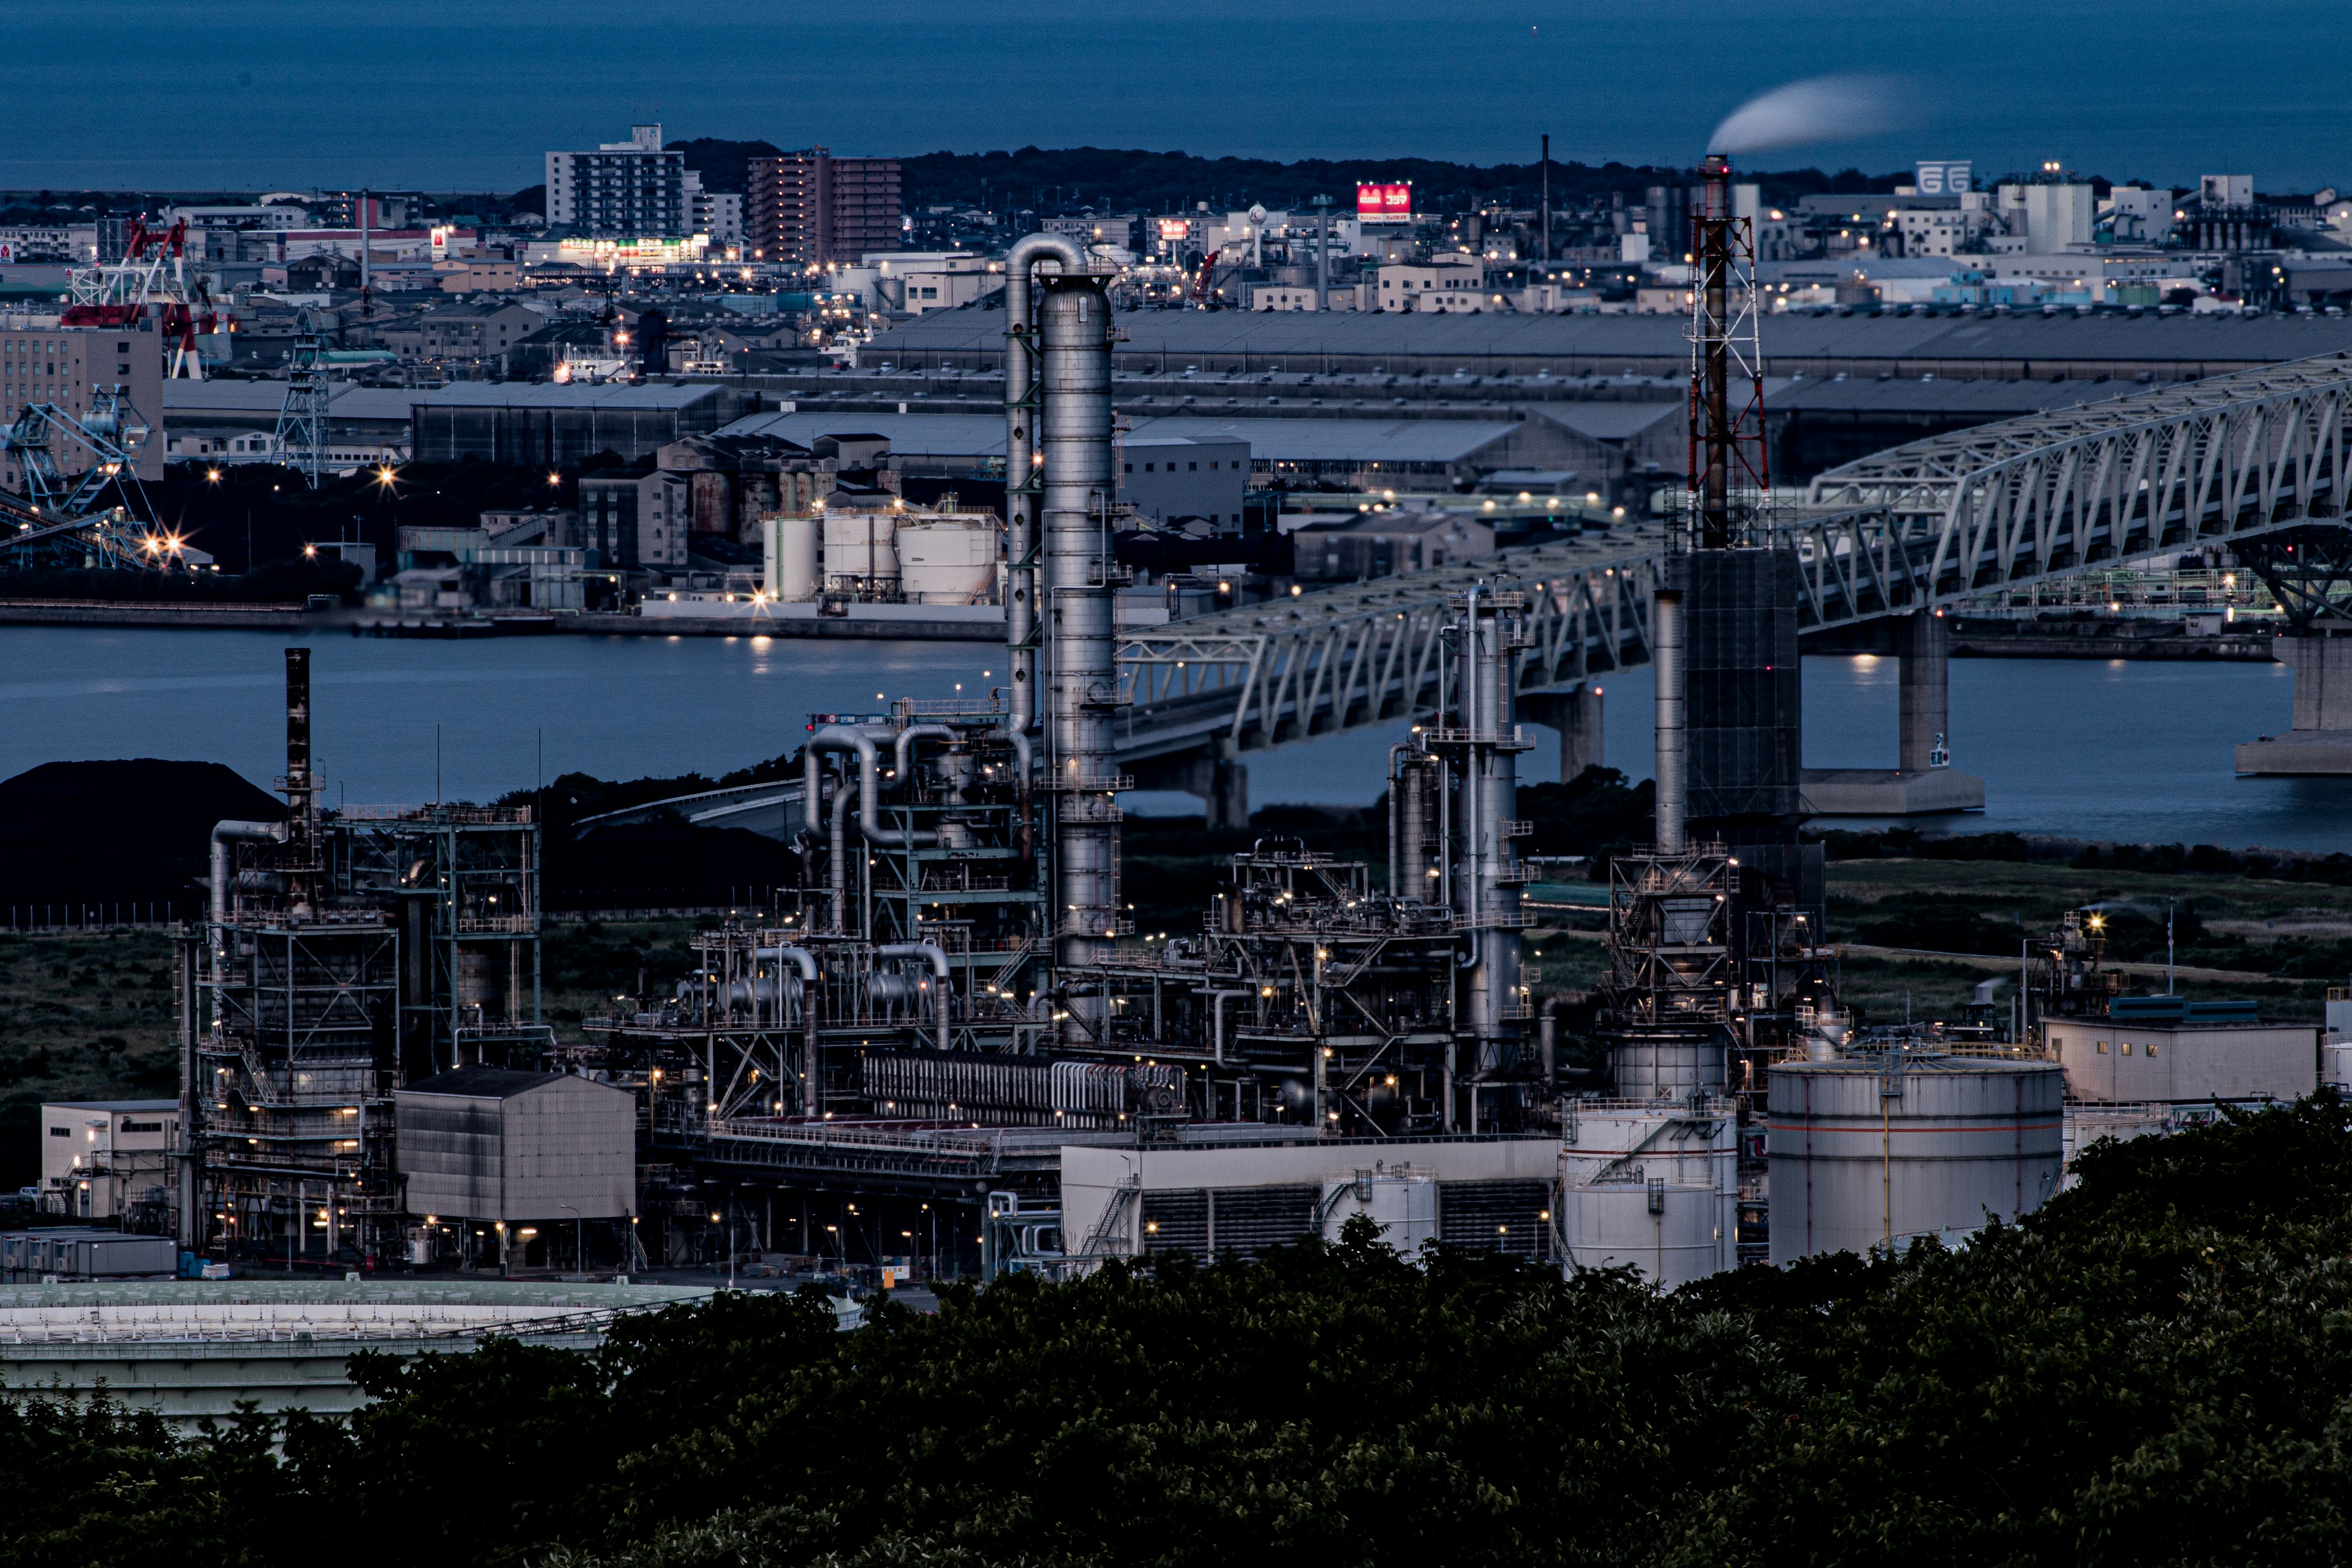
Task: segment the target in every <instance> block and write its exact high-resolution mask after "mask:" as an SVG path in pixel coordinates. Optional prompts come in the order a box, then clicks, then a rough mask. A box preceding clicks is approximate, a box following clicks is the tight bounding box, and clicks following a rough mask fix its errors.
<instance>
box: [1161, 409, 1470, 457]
mask: <svg viewBox="0 0 2352 1568" xmlns="http://www.w3.org/2000/svg"><path fill="white" fill-rule="evenodd" d="M1516 428H1517V421H1515V420H1508V419H1254V418H1248V417H1243V418H1238V419H1213V418H1203V417H1198V416H1185V415H1170V416H1167V417H1165V418H1160V419H1139V420H1137V421H1136V423H1135V428H1134V430H1133V432H1132V433H1131V437H1130V438H1132V437H1166V436H1182V437H1188V438H1190V439H1192V440H1196V441H1236V440H1238V441H1246V442H1248V443H1249V449H1250V455H1251V456H1252V457H1254V458H1266V459H1268V460H1270V461H1274V462H1297V463H1334V462H1355V461H1362V462H1381V463H1454V462H1460V461H1462V460H1464V459H1465V458H1468V457H1470V456H1471V454H1473V453H1475V452H1476V451H1478V450H1480V449H1481V448H1482V447H1490V446H1492V445H1494V444H1495V443H1496V441H1499V440H1501V439H1502V438H1503V437H1506V436H1508V435H1509V434H1511V432H1512V431H1513V430H1514V429H1516Z"/></svg>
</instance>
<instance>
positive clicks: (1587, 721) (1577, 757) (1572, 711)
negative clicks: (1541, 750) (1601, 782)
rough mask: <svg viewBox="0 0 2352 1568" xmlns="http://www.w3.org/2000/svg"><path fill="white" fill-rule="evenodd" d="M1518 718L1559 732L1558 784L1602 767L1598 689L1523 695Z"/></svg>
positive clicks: (1599, 695) (1519, 702) (1589, 688)
mask: <svg viewBox="0 0 2352 1568" xmlns="http://www.w3.org/2000/svg"><path fill="white" fill-rule="evenodd" d="M1518 710H1519V711H1518V717H1519V718H1520V719H1521V720H1522V721H1525V722H1527V723H1529V724H1541V725H1543V726H1544V727H1545V728H1547V729H1551V730H1557V731H1559V782H1560V783H1562V784H1567V783H1569V782H1570V781H1571V780H1573V779H1575V778H1576V777H1577V775H1578V774H1580V773H1583V772H1584V770H1585V769H1587V768H1598V767H1605V766H1607V765H1608V764H1607V763H1605V762H1604V761H1603V755H1604V751H1603V747H1602V745H1601V688H1599V687H1598V686H1590V685H1588V686H1580V687H1578V688H1577V689H1575V690H1573V691H1523V692H1521V693H1520V694H1519V698H1518Z"/></svg>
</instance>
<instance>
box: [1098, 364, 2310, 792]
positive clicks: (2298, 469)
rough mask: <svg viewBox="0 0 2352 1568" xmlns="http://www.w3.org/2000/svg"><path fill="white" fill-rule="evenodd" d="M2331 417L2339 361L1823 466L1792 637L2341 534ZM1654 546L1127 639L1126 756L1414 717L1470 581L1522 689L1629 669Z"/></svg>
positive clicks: (1433, 575) (1461, 575)
mask: <svg viewBox="0 0 2352 1568" xmlns="http://www.w3.org/2000/svg"><path fill="white" fill-rule="evenodd" d="M2347 401H2352V354H2332V355H2327V356H2325V357H2322V358H2318V359H2311V360H2299V361H2295V362H2292V363H2285V364H2280V365H2274V366H2271V367H2268V368H2265V369H2261V370H2251V371H2242V372H2239V373H2237V374H2231V375H2224V376H2216V377H2213V378H2212V379H2210V380H2207V381H2200V382H2193V383H2190V384H2187V385H2183V386H2175V387H2168V388H2165V389H2163V390H2160V391H2149V392H2144V393H2138V394H2135V395H2127V396H2124V397H2118V398H2116V399H2114V400H2112V401H2109V402H2106V403H2099V404H2094V405H2089V406H2087V407H2081V408H2073V409H2068V410H2065V411H2063V412H2061V413H2051V414H2038V415H2032V416H2026V417H2024V418H2020V419H2011V420H2004V421H2001V422H2000V423H1998V424H1993V425H1984V426H1977V427H1975V428H1973V429H1969V430H1965V431H1960V432H1957V433H1954V434H1951V435H1948V436H1938V437H1930V438H1929V439H1927V440H1924V441H1915V442H1912V443H1910V444H1908V445H1906V446H1902V447H1894V448H1892V449H1891V450H1888V451H1885V452H1882V453H1879V454H1877V455H1876V456H1874V457H1870V458H1864V459H1862V460H1861V461H1859V462H1854V463H1849V464H1847V465H1845V466H1844V467H1843V468H1833V469H1832V470H1830V471H1829V472H1827V473H1825V474H1823V475H1822V476H1821V477H1820V478H1819V479H1815V480H1814V481H1813V483H1812V485H1811V489H1810V490H1809V491H1808V492H1807V494H1806V496H1805V498H1804V500H1803V501H1802V502H1801V504H1799V505H1796V506H1792V507H1782V508H1780V509H1779V510H1778V511H1777V512H1776V513H1775V515H1774V521H1772V523H1771V524H1770V527H1769V534H1770V537H1771V540H1772V542H1775V543H1776V544H1780V545H1783V546H1785V547H1786V548H1789V549H1790V550H1793V551H1794V552H1795V553H1796V556H1797V559H1798V561H1799V563H1800V565H1801V574H1802V578H1803V583H1804V596H1803V599H1802V601H1801V605H1800V606H1799V624H1800V626H1801V627H1802V628H1803V629H1805V630H1812V629H1815V628H1820V627H1830V626H1842V625H1847V624H1852V623H1855V622H1861V621H1867V620H1872V619H1875V618H1877V617H1881V616H1895V615H1906V614H1909V613H1912V612H1914V611H1917V610H1922V609H1927V608H1932V607H1934V606H1937V605H1952V604H1957V603H1958V602H1960V601H1962V600H1963V599H1966V598H1968V597H1970V596H1972V595H1980V594H1983V593H1986V592H1988V591H1992V590H2000V589H2005V588H2011V587H2022V586H2025V585H2028V584H2033V583H2036V582H2042V581H2050V580H2053V579H2059V578H2063V577H2067V576H2070V575H2073V574H2077V573H2082V572H2086V571H2093V570H2105V569H2107V568H2110V567H2115V566H2124V565H2130V564H2132V563H2136V562H2140V561H2144V560H2147V559H2148V558H2150V557H2153V556H2157V555H2168V554H2172V553H2175V552H2180V551H2185V550H2193V549H2195V548H2197V547H2199V546H2200V545H2210V544H2236V543H2238V542H2241V541H2245V542H2250V543H2251V542H2253V541H2257V540H2262V541H2275V539H2276V536H2279V535H2282V534H2284V533H2287V532H2288V531H2293V530H2302V529H2309V528H2311V527H2313V525H2321V526H2322V527H2324V528H2325V529H2326V532H2327V537H2328V540H2329V541H2330V542H2336V539H2337V534H2338V531H2339V530H2340V529H2341V526H2342V506H2343V502H2342V497H2343V493H2344V485H2345V483H2346V481H2345V480H2344V479H2342V477H2341V476H2342V472H2343V465H2344V461H2345V445H2346V437H2345V424H2346V405H2347ZM1665 547H1666V537H1665V533H1664V529H1663V528H1662V527H1660V526H1659V525H1656V524H1644V525H1641V526H1638V527H1632V528H1620V529H1616V530H1614V531H1612V532H1611V533H1609V534H1608V535H1607V536H1605V537H1602V538H1588V539H1581V540H1579V541H1577V542H1573V543H1560V544H1550V545H1543V546H1538V547H1537V548H1534V549H1529V550H1521V551H1514V552H1511V553H1510V554H1508V555H1507V556H1496V557H1489V558H1487V559H1486V560H1483V561H1476V562H1471V563H1465V564H1463V565H1461V566H1457V567H1448V568H1445V569H1443V570H1439V571H1433V572H1422V573H1417V574H1412V575H1411V576H1408V577H1399V578H1384V579H1381V580H1380V581H1377V582H1372V583H1365V584H1357V585H1355V586H1353V587H1348V588H1341V589H1339V590H1336V591H1334V592H1330V593H1324V594H1316V595H1306V596H1302V597H1299V598H1297V599H1293V600H1289V601H1286V602H1285V601H1277V602H1276V603H1275V604H1272V605H1264V606H1254V607H1250V608H1245V609H1235V610H1225V611H1220V612H1218V613H1216V614H1213V615H1210V616H1202V617H1200V618H1198V619H1195V620H1189V621H1183V622H1180V623H1177V624H1175V625H1172V626H1165V627H1156V628H1153V629H1151V630H1149V631H1140V632H1136V633H1131V634H1129V635H1128V636H1127V637H1123V638H1121V639H1120V645H1119V654H1118V658H1119V666H1120V670H1121V674H1122V679H1123V680H1124V682H1125V683H1126V685H1127V688H1128V695H1129V699H1130V700H1131V706H1130V707H1129V709H1128V710H1126V713H1125V715H1124V717H1123V720H1122V726H1123V727H1122V731H1121V740H1120V752H1119V754H1120V758H1121V762H1122V763H1123V764H1127V765H1132V766H1135V767H1137V768H1138V770H1139V773H1140V774H1141V775H1142V777H1143V780H1144V782H1145V783H1146V784H1147V786H1150V784H1152V782H1153V779H1154V776H1155V775H1160V776H1171V777H1172V776H1178V775H1173V774H1171V769H1170V764H1175V763H1181V762H1182V761H1183V760H1186V759H1191V758H1199V757H1202V756H1204V755H1205V756H1209V757H1222V758H1227V759H1230V758H1232V757H1234V756H1235V755H1237V754H1239V753H1241V752H1250V751H1256V750H1262V749H1265V748H1266V747H1270V746H1276V745H1280V744H1283V743H1285V742H1290V741H1297V740H1303V739H1306V738H1307V737H1309V736H1314V735H1323V734H1331V733H1336V732H1339V731H1347V730H1353V729H1360V728H1363V727H1366V726H1370V725H1374V724H1379V723H1382V722H1385V721H1392V720H1395V719H1399V718H1402V717H1406V716H1408V715H1411V714H1413V713H1418V712H1423V711H1427V710H1430V709H1432V708H1433V706H1434V705H1435V702H1436V699H1437V687H1438V670H1439V667H1440V661H1441V659H1442V658H1444V637H1443V632H1444V627H1445V626H1446V625H1447V624H1448V621H1449V619H1450V616H1449V613H1448V604H1449V601H1450V600H1451V599H1452V598H1453V597H1454V596H1455V595H1460V594H1462V593H1463V592H1465V590H1467V589H1468V588H1470V587H1472V586H1474V585H1475V584H1481V583H1486V584H1497V585H1502V586H1508V587H1511V588H1515V589H1517V591H1519V592H1520V593H1522V594H1523V595H1526V598H1527V604H1528V612H1527V637H1528V646H1527V647H1525V648H1524V649H1523V650H1522V651H1521V653H1520V655H1519V659H1520V664H1519V672H1518V679H1519V688H1520V689H1521V690H1522V691H1524V692H1529V693H1533V692H1540V691H1546V690H1562V689H1570V688H1572V687H1574V686H1575V685H1577V684H1578V683H1579V682H1580V681H1582V680H1584V679H1587V678H1588V677H1590V676H1594V675H1600V674H1605V673H1607V672H1609V671H1612V670H1615V669H1619V668H1623V667H1624V666H1626V665H1629V664H1640V663H1646V662H1647V661H1648V659H1649V657H1650V655H1649V618H1650V595H1651V593H1652V591H1653V590H1654V588H1655V587H1656V585H1657V582H1658V577H1659V574H1660V573H1661V572H1662V571H1663V569H1664V563H1665ZM2272 553H2273V554H2274V553H2275V552H2274V551H2273V552H2272ZM2331 553H2336V554H2341V553H2342V552H2340V551H2336V552H2331ZM1155 763H1158V764H1160V765H1159V766H1157V767H1155V766H1154V764H1155ZM1179 787H1181V786H1179Z"/></svg>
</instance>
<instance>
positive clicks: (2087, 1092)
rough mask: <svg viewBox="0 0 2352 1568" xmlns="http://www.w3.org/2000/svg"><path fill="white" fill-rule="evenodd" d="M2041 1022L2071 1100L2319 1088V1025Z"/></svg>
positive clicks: (2257, 1094) (2295, 1093)
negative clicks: (2168, 1026) (2043, 1023)
mask: <svg viewBox="0 0 2352 1568" xmlns="http://www.w3.org/2000/svg"><path fill="white" fill-rule="evenodd" d="M2043 1029H2044V1032H2045V1034H2046V1036H2047V1038H2048V1039H2049V1042H2050V1047H2051V1049H2052V1050H2053V1051H2054V1052H2055V1053H2056V1054H2057V1057H2058V1063H2059V1065H2060V1066H2061V1067H2063V1068H2065V1069H2066V1088H2067V1091H2068V1092H2069V1093H2070V1094H2072V1095H2073V1096H2074V1098H2075V1099H2076V1100H2100V1101H2106V1102H2109V1103H2123V1104H2132V1103H2140V1102H2147V1101H2161V1100H2256V1099H2262V1098H2264V1097H2267V1098H2269V1099H2273V1100H2294V1099H2297V1098H2299V1097H2301V1096H2303V1095H2306V1094H2309V1093H2311V1092H2312V1091H2313V1090H2315V1089H2317V1088H2318V1087H2319V1031H2318V1030H2316V1029H2315V1028H2313V1027H2312V1026H2310V1025H2308V1024H2301V1025H2284V1024H2273V1025H2241V1026H2221V1027H2210V1028H2167V1027H2165V1026H2162V1025H2147V1024H2134V1023H2121V1022H2118V1021H2116V1020H2115V1019H2112V1018H2079V1019H2078V1018H2053V1019H2051V1020H2049V1021H2048V1022H2047V1023H2046V1024H2045V1025H2044V1026H2043Z"/></svg>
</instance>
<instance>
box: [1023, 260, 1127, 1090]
mask: <svg viewBox="0 0 2352 1568" xmlns="http://www.w3.org/2000/svg"><path fill="white" fill-rule="evenodd" d="M1039 282H1040V288H1039V290H1038V294H1039V298H1038V300H1037V316H1038V330H1039V337H1040V340H1041V342H1042V345H1043V352H1042V353H1041V356H1040V364H1039V370H1040V373H1041V377H1042V380H1043V382H1044V385H1043V388H1042V391H1043V393H1044V397H1043V400H1042V401H1043V407H1042V410H1041V417H1040V420H1039V435H1040V439H1039V443H1038V445H1039V450H1040V452H1041V453H1042V454H1043V456H1044V458H1045V464H1044V478H1045V486H1044V490H1043V493H1042V496H1041V498H1040V500H1041V501H1042V503H1043V504H1042V507H1041V511H1042V514H1043V517H1042V522H1043V529H1044V550H1043V552H1042V557H1043V565H1044V568H1045V570H1044V584H1043V591H1042V592H1041V594H1040V595H1039V596H1040V599H1041V601H1042V603H1041V605H1040V606H1039V607H1040V610H1041V613H1042V614H1043V616H1044V617H1045V665H1046V668H1045V682H1044V684H1045V721H1046V748H1047V752H1046V754H1047V759H1048V765H1049V767H1050V768H1051V770H1052V784H1051V787H1052V789H1053V791H1054V802H1055V804H1054V813H1055V825H1054V850H1055V854H1054V859H1055V895H1056V896H1055V903H1056V905H1057V906H1058V908H1057V910H1056V911H1055V912H1056V914H1057V916H1058V920H1057V922H1056V925H1055V931H1056V932H1057V940H1056V942H1055V950H1056V951H1055V959H1056V967H1057V968H1059V969H1060V970H1061V971H1062V972H1063V973H1068V972H1070V971H1071V970H1073V969H1076V968H1080V967H1083V966H1086V965H1088V964H1092V963H1099V962H1101V961H1102V960H1104V959H1106V958H1108V956H1109V954H1110V943H1111V941H1112V940H1113V939H1114V938H1116V936H1117V935H1118V930H1119V909H1118V812H1117V810H1116V809H1115V807H1114V806H1113V805H1112V800H1111V796H1112V793H1113V792H1114V791H1115V790H1116V789H1117V788H1118V780H1117V776H1116V773H1117V768H1118V758H1117V754H1116V736H1115V734H1114V731H1113V724H1114V721H1115V718H1116V715H1117V713H1118V707H1119V688H1118V665H1117V661H1116V656H1117V652H1118V649H1117V647H1116V643H1115V640H1114V639H1115V636H1116V631H1117V627H1116V626H1115V624H1114V605H1113V600H1112V591H1113V585H1112V583H1111V553H1110V509H1111V506H1112V503H1113V502H1114V501H1115V500H1117V498H1118V479H1117V477H1116V475H1115V474H1114V473H1113V471H1112V450H1111V418H1112V415H1111V400H1110V385H1111V354H1110V343H1111V332H1110V327H1111V321H1110V301H1109V300H1108V298H1107V297H1106V295H1105V294H1104V291H1103V282H1102V279H1099V278H1095V277H1092V276H1089V275H1087V274H1085V273H1083V272H1064V273H1061V274H1058V275H1055V276H1049V277H1045V278H1044V279H1040V280H1039ZM1066 1006H1067V1010H1068V1012H1069V1014H1070V1016H1069V1018H1068V1020H1067V1023H1068V1026H1069V1027H1068V1030H1067V1035H1068V1037H1069V1038H1070V1039H1071V1041H1072V1042H1073V1043H1078V1042H1080V1041H1091V1040H1094V1039H1097V1038H1098V1037H1099V1034H1100V1029H1101V1015H1102V1012H1103V1004H1102V999H1101V998H1100V997H1099V996H1078V995H1072V996H1070V997H1069V998H1068V1001H1067V1003H1066Z"/></svg>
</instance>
